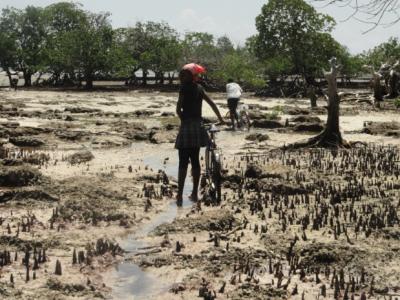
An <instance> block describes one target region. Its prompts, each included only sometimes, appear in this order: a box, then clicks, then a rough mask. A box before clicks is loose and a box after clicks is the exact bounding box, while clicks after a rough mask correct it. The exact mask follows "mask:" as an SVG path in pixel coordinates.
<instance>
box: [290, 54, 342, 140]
mask: <svg viewBox="0 0 400 300" xmlns="http://www.w3.org/2000/svg"><path fill="white" fill-rule="evenodd" d="M330 63H331V70H330V72H329V73H326V74H325V78H326V81H327V82H328V119H327V122H326V126H325V129H324V130H323V131H322V132H321V133H320V134H319V135H317V136H315V137H313V138H311V139H309V140H308V141H306V142H300V143H296V144H293V145H290V146H289V148H301V147H325V148H338V147H343V146H347V144H346V143H345V142H344V141H343V139H342V134H341V133H340V128H339V112H340V111H339V104H340V97H339V95H338V93H337V82H336V76H337V65H336V58H332V59H331V60H330Z"/></svg>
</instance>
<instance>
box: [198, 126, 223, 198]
mask: <svg viewBox="0 0 400 300" xmlns="http://www.w3.org/2000/svg"><path fill="white" fill-rule="evenodd" d="M219 131H220V130H219V129H218V128H217V127H216V126H215V125H214V124H212V125H211V126H210V127H209V128H207V132H208V134H209V142H208V145H207V147H206V151H205V172H204V173H203V176H202V178H201V184H200V187H201V189H202V190H203V202H204V203H205V204H206V205H214V206H217V205H219V204H220V203H221V184H222V164H221V153H220V151H219V149H218V147H217V144H216V141H215V136H216V133H217V132H219Z"/></svg>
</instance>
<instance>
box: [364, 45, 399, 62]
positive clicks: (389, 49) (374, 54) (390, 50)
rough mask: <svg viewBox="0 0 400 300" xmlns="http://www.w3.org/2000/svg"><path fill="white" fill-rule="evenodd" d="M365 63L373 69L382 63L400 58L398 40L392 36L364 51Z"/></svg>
mask: <svg viewBox="0 0 400 300" xmlns="http://www.w3.org/2000/svg"><path fill="white" fill-rule="evenodd" d="M364 56H365V63H366V64H367V65H371V66H373V67H374V68H375V69H379V67H380V66H381V65H382V64H384V63H389V64H393V63H394V62H395V61H396V60H399V59H400V40H399V39H398V38H395V37H392V38H390V39H389V40H388V41H387V42H384V43H382V44H380V45H378V46H376V47H375V48H373V49H372V50H369V51H367V52H365V53H364Z"/></svg>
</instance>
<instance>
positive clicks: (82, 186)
mask: <svg viewBox="0 0 400 300" xmlns="http://www.w3.org/2000/svg"><path fill="white" fill-rule="evenodd" d="M110 186H114V188H111V187H110ZM127 189H128V187H124V186H121V185H119V184H118V183H116V182H114V181H113V178H108V179H106V178H105V179H104V180H99V178H84V177H80V178H79V177H77V178H71V179H67V180H63V181H60V182H57V183H55V184H54V186H53V187H52V191H53V192H54V193H55V194H62V197H61V199H60V202H61V204H60V206H59V209H58V217H59V218H60V219H61V220H67V221H74V220H80V221H83V222H85V223H92V224H97V222H98V221H106V222H111V221H121V220H124V221H125V220H128V219H129V218H130V216H128V215H127V213H126V210H124V208H123V204H126V205H127V203H128V200H129V199H128V197H127V195H126V194H122V193H121V190H127ZM130 192H132V193H133V192H136V193H137V192H138V191H135V190H134V189H132V188H130ZM121 202H122V203H121ZM143 206H144V203H143Z"/></svg>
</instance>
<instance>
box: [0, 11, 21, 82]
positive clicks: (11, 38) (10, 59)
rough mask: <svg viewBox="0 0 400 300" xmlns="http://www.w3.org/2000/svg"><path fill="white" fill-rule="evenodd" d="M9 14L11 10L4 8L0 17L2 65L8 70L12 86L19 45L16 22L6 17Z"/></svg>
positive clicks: (0, 60) (0, 63)
mask: <svg viewBox="0 0 400 300" xmlns="http://www.w3.org/2000/svg"><path fill="white" fill-rule="evenodd" d="M9 15H10V13H9V10H8V9H4V10H3V11H2V16H1V17H0V53H1V55H0V67H1V68H2V69H3V71H5V72H6V74H7V76H8V79H9V82H10V86H12V85H13V83H12V77H11V75H12V74H11V72H12V70H15V69H16V63H17V58H16V53H17V47H18V46H17V42H16V37H15V33H16V32H15V31H14V28H13V24H14V23H9V22H8V21H9V19H8V18H6V17H5V16H9Z"/></svg>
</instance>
